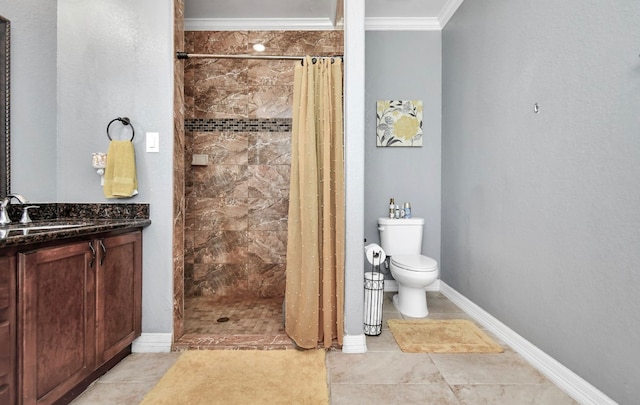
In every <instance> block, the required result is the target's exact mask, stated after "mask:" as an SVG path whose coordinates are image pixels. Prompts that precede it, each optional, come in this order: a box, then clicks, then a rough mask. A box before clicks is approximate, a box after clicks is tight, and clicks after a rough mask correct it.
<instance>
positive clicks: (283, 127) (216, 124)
mask: <svg viewBox="0 0 640 405" xmlns="http://www.w3.org/2000/svg"><path fill="white" fill-rule="evenodd" d="M184 130H185V131H186V132H219V131H220V132H290V131H291V118H188V119H185V120H184Z"/></svg>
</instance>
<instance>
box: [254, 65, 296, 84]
mask: <svg viewBox="0 0 640 405" xmlns="http://www.w3.org/2000/svg"><path fill="white" fill-rule="evenodd" d="M296 63H300V62H298V61H292V60H270V61H262V60H249V64H248V69H247V77H246V79H247V84H249V85H252V86H291V84H292V83H293V74H294V71H295V64H296Z"/></svg>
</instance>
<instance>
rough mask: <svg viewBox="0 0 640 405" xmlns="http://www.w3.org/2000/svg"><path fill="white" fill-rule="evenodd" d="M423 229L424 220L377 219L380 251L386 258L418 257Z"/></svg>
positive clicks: (420, 250)
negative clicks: (397, 256) (399, 256)
mask: <svg viewBox="0 0 640 405" xmlns="http://www.w3.org/2000/svg"><path fill="white" fill-rule="evenodd" d="M423 228H424V218H415V217H414V218H406V219H405V218H401V219H392V218H378V232H379V233H380V245H381V246H382V250H384V252H385V253H386V254H387V256H395V255H419V254H420V253H421V252H422V230H423Z"/></svg>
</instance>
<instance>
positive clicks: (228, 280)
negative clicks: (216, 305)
mask: <svg viewBox="0 0 640 405" xmlns="http://www.w3.org/2000/svg"><path fill="white" fill-rule="evenodd" d="M193 266H194V276H193V287H192V289H193V294H192V295H190V296H214V295H215V296H220V297H224V296H230V295H233V296H235V295H238V296H243V295H247V291H248V282H247V271H246V265H245V264H243V263H241V264H234V263H218V264H194V265H193Z"/></svg>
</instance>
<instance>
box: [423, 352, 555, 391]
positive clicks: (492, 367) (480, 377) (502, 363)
mask: <svg viewBox="0 0 640 405" xmlns="http://www.w3.org/2000/svg"><path fill="white" fill-rule="evenodd" d="M429 357H431V359H432V360H433V362H434V363H435V365H436V366H437V367H438V369H439V370H440V372H441V373H442V376H443V377H444V379H445V380H446V381H447V383H449V384H450V385H469V384H542V383H544V382H545V381H546V379H545V377H544V376H543V375H542V374H540V372H538V371H537V370H536V369H535V368H533V367H532V366H531V365H530V364H529V363H527V362H526V361H525V360H524V359H523V358H522V357H521V356H520V355H518V354H517V353H514V352H513V351H510V350H508V351H505V352H504V353H497V354H495V353H456V354H439V353H429Z"/></svg>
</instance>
